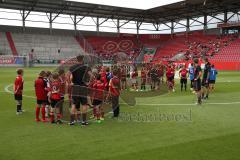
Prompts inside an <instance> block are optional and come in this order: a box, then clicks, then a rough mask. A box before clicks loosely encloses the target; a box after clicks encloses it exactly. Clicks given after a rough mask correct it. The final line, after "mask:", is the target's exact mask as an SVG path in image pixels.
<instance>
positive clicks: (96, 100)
mask: <svg viewBox="0 0 240 160" xmlns="http://www.w3.org/2000/svg"><path fill="white" fill-rule="evenodd" d="M101 104H102V101H101V100H98V99H94V100H93V103H92V105H94V106H99V105H101Z"/></svg>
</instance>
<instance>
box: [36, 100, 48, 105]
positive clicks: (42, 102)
mask: <svg viewBox="0 0 240 160" xmlns="http://www.w3.org/2000/svg"><path fill="white" fill-rule="evenodd" d="M47 102H48V100H38V99H37V104H39V105H42V104H47Z"/></svg>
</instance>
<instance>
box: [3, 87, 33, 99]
mask: <svg viewBox="0 0 240 160" xmlns="http://www.w3.org/2000/svg"><path fill="white" fill-rule="evenodd" d="M12 86H13V85H12V84H9V85H7V86H6V87H5V88H4V90H5V92H7V93H10V94H14V93H13V91H10V90H9V88H10V87H12ZM23 97H26V98H34V99H35V98H36V97H34V96H28V95H23Z"/></svg>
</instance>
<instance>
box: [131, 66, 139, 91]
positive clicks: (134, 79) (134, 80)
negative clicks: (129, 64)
mask: <svg viewBox="0 0 240 160" xmlns="http://www.w3.org/2000/svg"><path fill="white" fill-rule="evenodd" d="M131 77H132V87H133V89H134V90H135V91H138V86H137V85H138V84H137V77H138V71H137V68H135V69H134V71H133V72H132V75H131Z"/></svg>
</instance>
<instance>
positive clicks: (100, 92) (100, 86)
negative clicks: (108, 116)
mask: <svg viewBox="0 0 240 160" xmlns="http://www.w3.org/2000/svg"><path fill="white" fill-rule="evenodd" d="M92 87H93V90H94V99H97V100H103V98H104V91H105V85H104V83H102V82H101V81H99V80H97V81H95V83H94V84H93V86H92Z"/></svg>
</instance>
